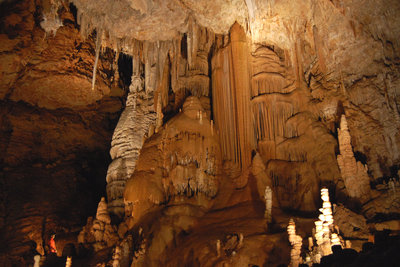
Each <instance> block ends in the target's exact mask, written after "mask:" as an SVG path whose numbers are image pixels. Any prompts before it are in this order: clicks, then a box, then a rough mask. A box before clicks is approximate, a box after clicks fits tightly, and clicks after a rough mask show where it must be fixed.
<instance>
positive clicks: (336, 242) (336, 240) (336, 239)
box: [331, 233, 342, 246]
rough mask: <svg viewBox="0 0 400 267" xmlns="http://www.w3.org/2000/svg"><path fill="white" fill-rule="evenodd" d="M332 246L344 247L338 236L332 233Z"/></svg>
mask: <svg viewBox="0 0 400 267" xmlns="http://www.w3.org/2000/svg"><path fill="white" fill-rule="evenodd" d="M331 244H332V246H337V245H339V246H342V244H341V243H340V239H339V236H338V234H336V233H332V236H331Z"/></svg>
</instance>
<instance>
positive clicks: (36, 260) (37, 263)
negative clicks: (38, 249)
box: [33, 255, 40, 267]
mask: <svg viewBox="0 0 400 267" xmlns="http://www.w3.org/2000/svg"><path fill="white" fill-rule="evenodd" d="M33 260H34V264H33V267H39V266H40V255H35V256H34V257H33Z"/></svg>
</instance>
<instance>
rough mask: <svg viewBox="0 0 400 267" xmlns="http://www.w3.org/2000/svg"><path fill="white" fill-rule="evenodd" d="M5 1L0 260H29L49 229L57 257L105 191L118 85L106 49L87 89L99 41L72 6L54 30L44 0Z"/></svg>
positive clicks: (0, 41) (0, 21)
mask: <svg viewBox="0 0 400 267" xmlns="http://www.w3.org/2000/svg"><path fill="white" fill-rule="evenodd" d="M0 5H1V6H0V10H1V11H0V129H1V130H0V151H1V152H0V239H1V240H2V242H1V246H0V254H1V258H0V262H2V263H4V264H5V266H7V264H8V263H9V259H14V260H15V262H14V263H15V264H17V263H18V262H19V264H21V265H22V266H28V265H29V264H30V261H32V264H33V255H34V254H33V255H30V253H32V251H31V250H35V249H36V250H37V251H38V252H39V253H41V254H44V253H45V250H46V246H47V243H48V240H49V238H50V234H51V232H55V233H56V234H57V236H56V242H57V246H58V251H59V253H60V256H61V253H62V252H63V247H64V245H65V244H66V243H69V242H72V243H75V242H76V241H75V240H76V234H77V231H78V229H79V228H80V227H81V226H82V224H83V223H84V222H85V221H86V218H87V217H88V216H89V215H91V214H92V213H94V212H95V210H96V205H97V203H96V202H97V201H98V199H99V198H100V196H101V195H104V193H105V190H104V186H105V182H104V177H105V173H106V166H105V165H107V164H108V162H109V156H108V155H107V154H108V152H107V151H108V149H109V143H110V141H111V136H112V131H113V130H114V127H115V124H116V122H117V119H118V116H119V112H120V109H121V107H122V101H121V100H120V99H119V98H116V97H113V96H112V94H114V93H117V92H118V94H119V95H121V89H118V87H117V84H116V82H113V77H114V69H115V65H114V54H113V53H112V52H111V51H110V50H105V51H104V53H102V54H101V58H100V60H99V68H98V70H99V71H98V79H97V83H96V85H97V86H96V89H95V90H94V91H92V90H91V86H90V81H91V73H92V67H93V61H94V49H93V41H92V39H91V38H90V39H88V40H86V41H85V40H84V39H83V38H82V37H81V36H80V34H79V30H78V29H77V27H78V26H77V25H76V21H75V19H74V16H73V14H72V13H71V12H69V7H68V5H65V6H64V5H62V6H60V9H59V10H58V11H59V12H58V14H59V17H60V20H61V21H62V23H63V26H62V27H60V28H58V30H57V32H56V33H55V35H54V36H53V35H51V34H49V35H47V36H46V33H45V31H44V30H43V29H42V28H41V26H40V22H41V21H42V10H43V9H42V8H43V6H42V5H41V2H40V1H12V2H9V1H1V3H0ZM111 91H113V93H111ZM32 241H33V242H35V243H36V244H33V245H32V244H31V242H32ZM32 246H33V248H32ZM36 246H37V247H36ZM4 253H6V254H8V255H9V256H8V258H3V255H4ZM23 255H25V256H24V258H22V257H21V256H23ZM64 264H65V261H64Z"/></svg>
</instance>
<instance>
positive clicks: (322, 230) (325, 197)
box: [315, 188, 333, 257]
mask: <svg viewBox="0 0 400 267" xmlns="http://www.w3.org/2000/svg"><path fill="white" fill-rule="evenodd" d="M321 199H322V201H323V203H322V208H321V209H320V212H321V214H320V215H319V217H318V218H319V221H316V222H315V239H316V241H317V245H318V253H319V254H320V255H321V257H323V256H326V255H329V254H332V250H331V239H330V229H331V225H332V224H333V216H332V208H331V206H332V205H331V203H330V201H329V191H328V189H327V188H322V189H321Z"/></svg>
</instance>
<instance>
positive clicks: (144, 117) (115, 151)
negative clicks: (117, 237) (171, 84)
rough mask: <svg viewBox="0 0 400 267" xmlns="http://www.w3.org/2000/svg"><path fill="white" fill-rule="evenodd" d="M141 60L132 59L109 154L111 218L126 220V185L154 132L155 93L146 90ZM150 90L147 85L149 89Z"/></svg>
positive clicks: (108, 181)
mask: <svg viewBox="0 0 400 267" xmlns="http://www.w3.org/2000/svg"><path fill="white" fill-rule="evenodd" d="M139 66H140V63H139V59H138V58H134V59H133V75H132V83H131V85H130V87H129V94H128V97H127V100H126V108H125V110H124V111H123V112H122V114H121V117H120V119H119V122H118V124H117V127H116V128H115V131H114V134H113V137H112V141H111V149H110V154H111V158H112V159H113V161H112V162H111V164H110V165H109V167H108V171H107V178H106V180H107V197H108V209H109V211H110V213H111V214H114V215H117V216H118V217H120V218H122V217H123V216H124V210H125V208H124V201H123V194H124V189H125V184H126V181H127V180H128V179H129V178H130V177H131V175H132V173H133V171H134V170H135V166H136V161H137V159H138V157H139V152H140V149H141V148H142V146H143V143H144V140H145V139H146V138H147V137H149V136H150V135H151V134H152V133H153V132H154V126H155V123H156V117H157V115H156V112H155V110H154V91H153V90H145V88H144V81H143V78H142V77H141V71H140V67H139ZM146 87H147V85H146Z"/></svg>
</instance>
